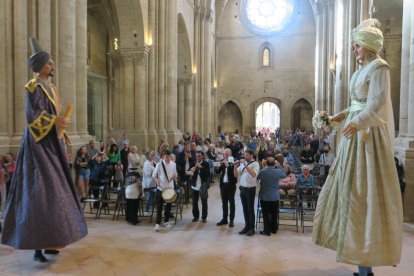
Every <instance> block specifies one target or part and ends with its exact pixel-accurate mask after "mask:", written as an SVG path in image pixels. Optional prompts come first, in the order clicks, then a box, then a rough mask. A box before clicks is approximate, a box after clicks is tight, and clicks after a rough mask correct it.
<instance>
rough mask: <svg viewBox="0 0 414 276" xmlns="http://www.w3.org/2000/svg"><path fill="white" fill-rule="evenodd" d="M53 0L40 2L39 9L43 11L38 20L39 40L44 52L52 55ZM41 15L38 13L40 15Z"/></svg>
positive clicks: (38, 3)
mask: <svg viewBox="0 0 414 276" xmlns="http://www.w3.org/2000/svg"><path fill="white" fill-rule="evenodd" d="M50 1H51V0H38V1H37V7H38V8H37V9H38V11H41V14H42V15H46V16H41V18H38V20H37V24H38V29H39V31H38V33H37V34H36V35H37V38H38V40H39V42H40V44H41V45H42V48H43V50H45V51H46V52H48V53H51V49H52V47H51V45H52V20H51V3H50ZM39 14H40V13H38V15H39ZM85 20H86V18H85Z"/></svg>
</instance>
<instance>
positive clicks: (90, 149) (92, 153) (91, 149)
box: [87, 140, 99, 160]
mask: <svg viewBox="0 0 414 276" xmlns="http://www.w3.org/2000/svg"><path fill="white" fill-rule="evenodd" d="M87 149H88V154H89V159H90V160H92V159H93V158H94V157H95V156H96V155H97V154H98V153H99V150H98V149H97V148H95V140H90V141H89V144H88V147H87Z"/></svg>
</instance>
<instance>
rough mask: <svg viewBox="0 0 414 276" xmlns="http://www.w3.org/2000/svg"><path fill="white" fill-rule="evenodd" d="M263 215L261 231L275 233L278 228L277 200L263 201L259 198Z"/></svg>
mask: <svg viewBox="0 0 414 276" xmlns="http://www.w3.org/2000/svg"><path fill="white" fill-rule="evenodd" d="M260 206H262V215H263V231H264V232H265V233H268V234H270V233H276V232H277V230H278V229H279V225H278V223H279V222H278V215H279V201H263V200H260Z"/></svg>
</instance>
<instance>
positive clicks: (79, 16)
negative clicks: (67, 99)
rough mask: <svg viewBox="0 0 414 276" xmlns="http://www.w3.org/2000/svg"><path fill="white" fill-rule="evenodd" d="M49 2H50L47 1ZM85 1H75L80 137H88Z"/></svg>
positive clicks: (77, 112) (77, 116)
mask: <svg viewBox="0 0 414 276" xmlns="http://www.w3.org/2000/svg"><path fill="white" fill-rule="evenodd" d="M49 1H50V0H49ZM87 13H88V6H87V1H83V0H77V1H76V125H77V131H78V133H79V135H80V136H81V137H84V138H86V139H89V138H90V136H89V135H88V120H87V116H88V110H87V108H88V76H87V75H88V69H87V64H86V60H87V58H88V57H87ZM40 21H41V20H40Z"/></svg>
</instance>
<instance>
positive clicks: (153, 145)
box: [147, 129, 158, 151]
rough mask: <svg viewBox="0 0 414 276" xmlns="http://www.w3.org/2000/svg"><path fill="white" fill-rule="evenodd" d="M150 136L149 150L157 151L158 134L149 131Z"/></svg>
mask: <svg viewBox="0 0 414 276" xmlns="http://www.w3.org/2000/svg"><path fill="white" fill-rule="evenodd" d="M147 135H148V149H149V150H154V151H156V150H157V146H158V144H157V141H158V134H157V131H156V130H155V129H149V130H147Z"/></svg>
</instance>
